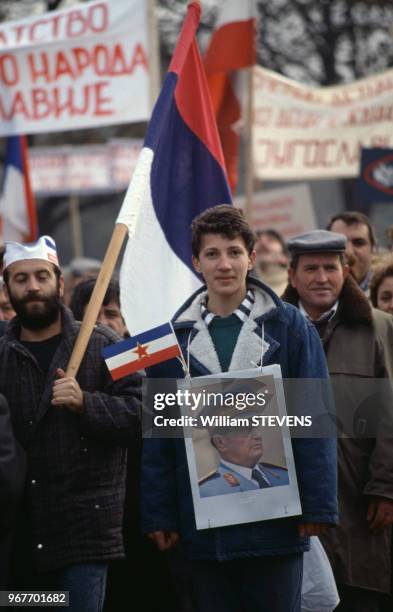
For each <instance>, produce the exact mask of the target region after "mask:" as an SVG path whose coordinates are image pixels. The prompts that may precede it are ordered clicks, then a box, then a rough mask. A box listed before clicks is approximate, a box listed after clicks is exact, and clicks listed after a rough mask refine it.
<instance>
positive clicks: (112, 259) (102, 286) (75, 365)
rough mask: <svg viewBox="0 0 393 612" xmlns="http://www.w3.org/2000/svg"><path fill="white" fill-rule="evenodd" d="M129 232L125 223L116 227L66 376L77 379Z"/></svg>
mask: <svg viewBox="0 0 393 612" xmlns="http://www.w3.org/2000/svg"><path fill="white" fill-rule="evenodd" d="M127 232H128V227H127V226H126V225H124V224H123V223H117V224H116V225H115V229H114V230H113V234H112V238H111V240H110V243H109V245H108V248H107V251H106V253H105V257H104V261H103V262H102V267H101V270H100V273H99V275H98V277H97V281H96V284H95V286H94V290H93V293H92V295H91V298H90V302H89V303H88V305H87V308H86V311H85V316H84V317H83V321H82V326H81V328H80V331H79V335H78V337H77V339H76V342H75V345H74V348H73V351H72V354H71V358H70V361H69V363H68V365H67V370H66V376H74V377H75V376H76V375H77V373H78V370H79V366H80V364H81V361H82V359H83V355H84V354H85V351H86V347H87V345H88V343H89V340H90V336H91V334H92V331H93V329H94V326H95V324H96V321H97V316H98V313H99V311H100V308H101V306H102V302H103V301H104V297H105V293H106V290H107V289H108V285H109V281H110V280H111V276H112V273H113V270H114V269H115V265H116V262H117V259H118V257H119V253H120V249H121V247H122V245H123V242H124V238H125V237H126V235H127Z"/></svg>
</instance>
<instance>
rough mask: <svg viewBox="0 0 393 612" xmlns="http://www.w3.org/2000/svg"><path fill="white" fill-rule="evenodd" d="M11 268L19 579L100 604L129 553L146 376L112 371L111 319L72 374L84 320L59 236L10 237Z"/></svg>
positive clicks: (7, 351)
mask: <svg viewBox="0 0 393 612" xmlns="http://www.w3.org/2000/svg"><path fill="white" fill-rule="evenodd" d="M3 274H4V282H5V289H6V292H7V294H8V297H9V299H10V302H11V304H12V306H13V308H14V310H15V312H16V314H17V316H16V317H15V318H14V319H13V320H12V321H11V322H10V323H9V325H8V328H7V331H6V334H5V336H4V337H3V338H2V340H1V343H0V361H1V368H0V389H1V392H2V393H3V394H4V395H5V397H6V398H7V399H8V402H9V405H10V412H11V418H12V422H13V427H14V431H15V435H16V437H17V439H18V441H19V443H20V444H21V445H22V446H23V447H24V449H25V451H26V455H27V488H26V504H25V506H24V519H25V521H24V523H23V525H21V528H20V529H19V532H20V533H23V534H24V543H23V550H22V551H21V553H20V554H19V562H18V568H17V569H18V570H19V575H18V578H17V579H15V584H14V585H13V587H14V588H23V587H25V588H35V589H45V590H47V589H49V590H51V589H53V590H59V591H63V590H64V591H69V596H70V608H71V610H77V611H78V612H85V611H87V610H88V611H89V612H90V611H94V612H99V611H100V610H102V607H103V600H104V593H105V583H106V574H107V565H108V562H109V561H110V560H113V559H121V558H123V557H124V547H123V536H122V525H123V507H124V496H125V475H126V450H125V447H127V446H129V445H130V444H131V442H132V439H133V437H134V439H135V436H136V435H138V411H139V405H140V404H139V378H138V377H136V376H134V377H126V378H123V379H122V380H121V381H119V382H117V383H113V381H112V380H111V378H110V376H109V373H108V371H107V370H106V367H105V364H104V362H103V360H102V357H101V352H102V349H103V348H104V347H105V346H106V345H108V344H110V343H112V342H116V341H118V340H119V337H118V336H117V335H116V334H114V333H113V332H112V331H111V330H109V329H108V328H106V327H100V328H99V329H96V330H95V331H94V332H93V334H92V336H91V338H90V341H89V345H88V347H87V351H86V354H85V356H84V359H83V361H82V364H81V367H80V370H79V373H78V376H77V378H73V377H70V376H67V375H66V374H65V370H66V367H67V363H68V361H69V358H70V355H71V351H72V348H73V345H74V342H75V339H76V337H77V335H78V332H79V324H77V323H76V322H75V320H74V319H73V317H72V314H71V312H70V311H69V310H68V309H67V308H65V307H64V306H63V305H62V297H63V293H64V280H63V276H62V273H61V270H60V268H59V264H58V259H57V253H56V245H55V243H54V241H53V239H52V238H50V237H49V236H42V237H41V238H40V239H39V240H38V241H37V242H36V243H33V244H29V245H22V244H19V243H16V242H10V243H6V251H5V256H4V273H3ZM22 526H24V529H22ZM26 559H27V560H28V562H27V563H26V567H23V569H22V567H21V563H22V560H26Z"/></svg>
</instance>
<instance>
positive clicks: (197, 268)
mask: <svg viewBox="0 0 393 612" xmlns="http://www.w3.org/2000/svg"><path fill="white" fill-rule="evenodd" d="M192 265H193V266H194V270H195V271H196V272H198V273H199V274H200V273H201V264H200V263H199V259H198V258H197V257H195V255H193V256H192Z"/></svg>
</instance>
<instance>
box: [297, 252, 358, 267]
mask: <svg viewBox="0 0 393 612" xmlns="http://www.w3.org/2000/svg"><path fill="white" fill-rule="evenodd" d="M325 253H326V254H328V253H329V251H321V253H309V255H324V254H325ZM330 254H331V255H337V256H338V258H339V260H340V264H341V265H342V266H345V264H346V263H347V256H346V255H345V253H330ZM302 255H307V253H302V254H300V255H294V256H293V257H292V259H291V261H290V262H289V267H290V268H292V270H296V268H297V265H298V263H299V257H301V256H302Z"/></svg>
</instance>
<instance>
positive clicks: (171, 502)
mask: <svg viewBox="0 0 393 612" xmlns="http://www.w3.org/2000/svg"><path fill="white" fill-rule="evenodd" d="M249 286H250V287H252V288H253V289H254V291H255V303H254V305H253V307H252V311H251V314H250V317H249V318H248V319H247V321H246V322H244V323H243V326H242V329H241V331H240V334H239V338H238V341H237V343H236V347H235V349H234V352H233V354H232V359H231V364H230V366H229V371H236V370H241V369H245V368H250V367H252V364H253V363H254V364H259V363H260V359H261V352H262V351H261V349H262V335H264V342H265V344H264V347H265V352H264V354H263V363H264V365H271V364H277V363H278V364H280V366H281V370H282V375H283V377H287V378H298V379H310V378H316V379H324V378H327V376H328V373H327V369H326V361H325V358H324V354H323V351H322V347H321V343H320V340H319V338H318V335H317V334H316V332H315V329H313V327H312V325H310V323H308V322H307V321H306V320H305V319H304V317H302V315H301V314H300V313H299V311H298V310H297V309H296V308H293V307H292V306H289V305H285V304H284V303H283V302H282V301H281V300H279V299H278V297H277V296H276V295H275V294H274V293H273V292H272V291H271V290H270V289H269V288H268V287H267V286H266V285H263V284H262V283H260V282H259V281H257V280H255V279H249ZM204 291H206V288H202V289H200V290H199V291H197V292H196V293H194V294H193V295H192V296H191V297H190V298H189V300H188V301H187V302H186V303H185V304H184V305H183V306H182V307H181V309H180V310H179V311H178V312H177V314H176V315H175V317H174V319H173V326H174V329H175V332H176V336H177V339H178V341H179V344H180V347H181V349H182V352H183V355H184V356H185V359H186V360H187V359H189V362H190V371H191V376H201V375H206V374H211V373H213V374H215V373H217V372H221V367H220V364H219V360H218V357H217V353H216V351H215V349H214V345H213V342H212V339H211V337H210V334H209V332H208V329H207V327H206V325H205V323H204V322H203V321H202V320H201V315H200V299H201V294H202V293H203V292H204ZM262 330H263V331H264V334H263V332H262ZM148 376H149V377H151V378H162V379H169V378H171V379H174V378H180V377H182V376H183V372H182V370H181V368H180V365H179V362H178V360H176V359H173V360H170V361H167V362H165V363H161V364H158V365H157V366H154V367H153V368H150V369H149V370H148ZM160 389H161V390H162V389H163V387H161V388H160ZM315 403H316V404H320V408H321V410H322V411H324V410H325V406H324V405H323V400H322V399H321V398H319V397H318V398H315ZM293 453H294V460H295V465H296V472H297V478H298V484H299V493H300V498H301V504H302V510H303V515H302V517H294V518H288V519H284V518H283V519H278V520H272V521H260V522H258V523H252V524H244V525H231V526H228V527H223V528H216V529H207V530H201V531H197V530H196V527H195V519H194V510H193V504H192V496H191V487H190V480H189V475H188V468H187V461H186V454H185V445H184V440H181V439H176V440H173V439H164V438H161V439H151V440H148V439H145V440H144V452H143V466H142V489H141V498H142V522H143V529H144V531H145V532H146V533H149V532H153V531H156V530H175V531H179V532H180V533H181V537H182V543H183V548H184V550H185V551H186V553H187V554H188V555H189V556H190V557H192V558H195V559H198V558H199V559H215V560H217V559H220V560H229V559H234V558H238V557H253V556H264V555H280V554H290V553H298V552H303V551H304V550H306V549H307V548H308V545H309V539H308V538H302V537H300V536H299V535H298V531H297V524H298V523H299V522H316V523H332V524H333V523H336V522H337V492H336V476H337V475H336V460H337V457H336V444H335V440H333V439H332V440H328V439H323V440H316V439H304V438H302V439H294V440H293Z"/></svg>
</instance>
